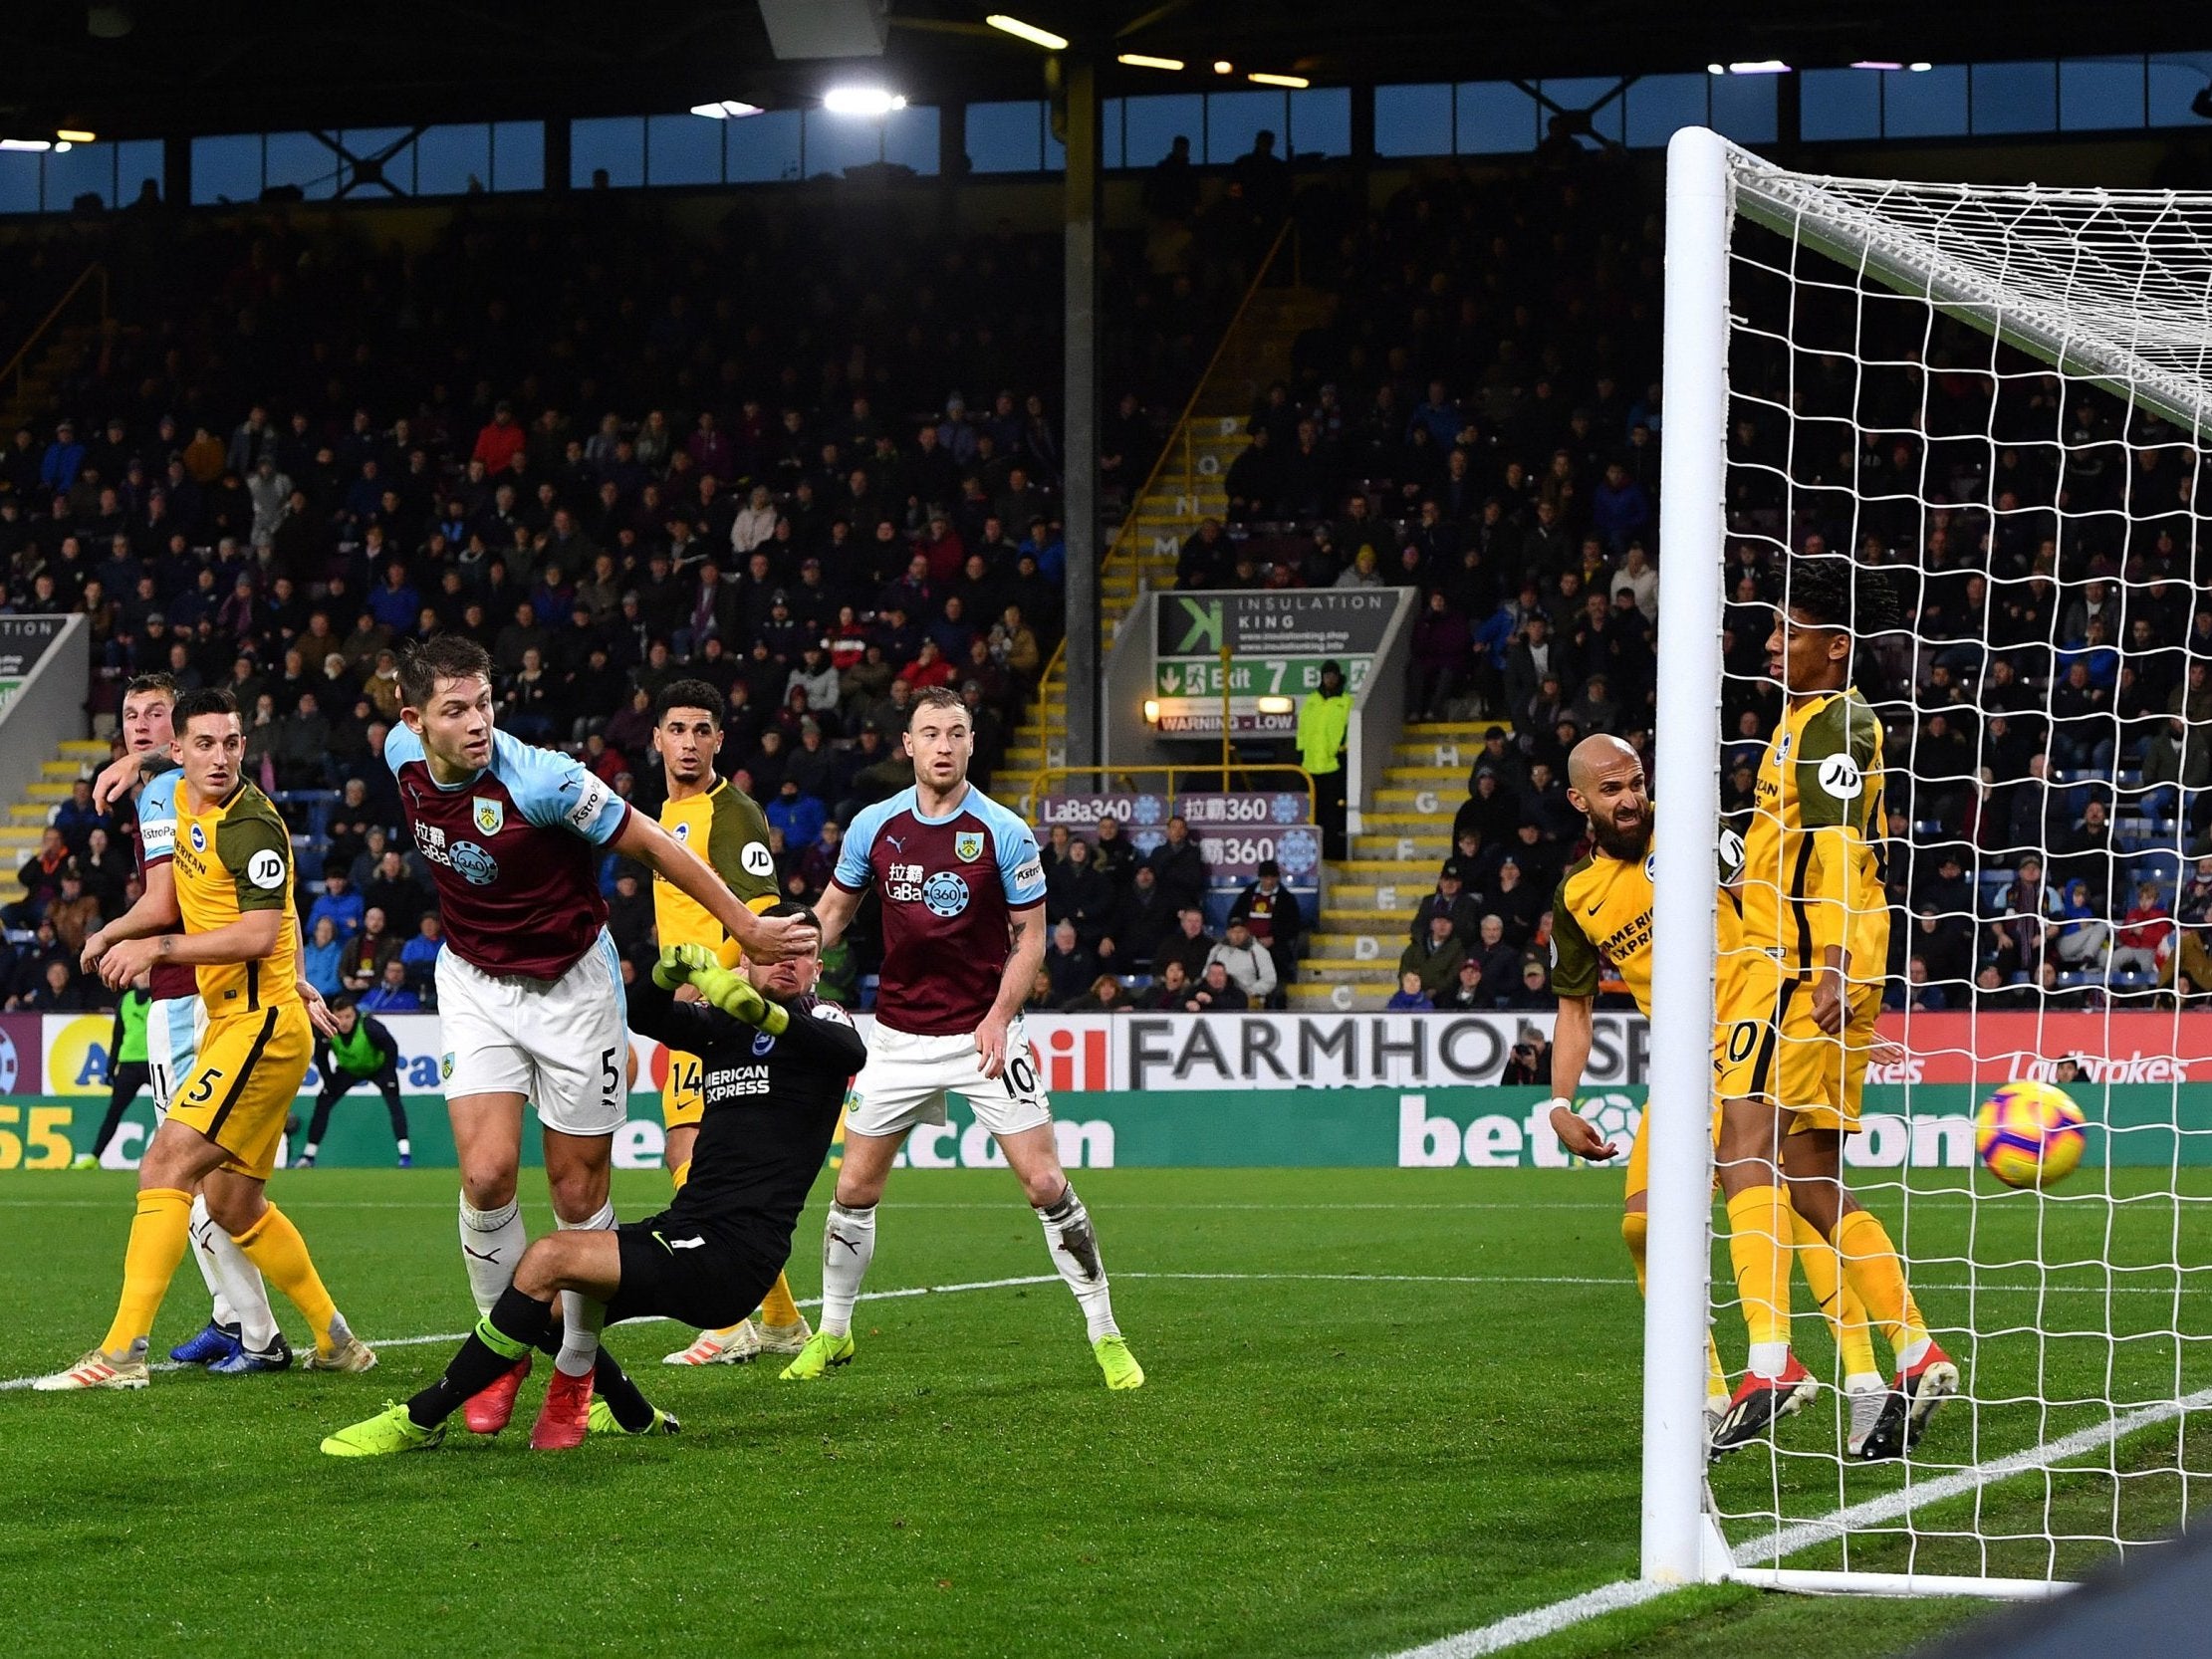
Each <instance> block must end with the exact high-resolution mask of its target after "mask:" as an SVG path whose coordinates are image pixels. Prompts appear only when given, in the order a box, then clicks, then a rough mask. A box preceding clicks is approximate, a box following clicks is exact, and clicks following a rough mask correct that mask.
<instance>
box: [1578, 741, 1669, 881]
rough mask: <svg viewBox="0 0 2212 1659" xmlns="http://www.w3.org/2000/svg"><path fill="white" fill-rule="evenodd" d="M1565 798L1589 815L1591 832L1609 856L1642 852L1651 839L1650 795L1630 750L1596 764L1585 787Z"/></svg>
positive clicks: (1641, 767) (1638, 763) (1630, 856)
mask: <svg viewBox="0 0 2212 1659" xmlns="http://www.w3.org/2000/svg"><path fill="white" fill-rule="evenodd" d="M1567 798H1568V800H1569V802H1571V803H1572V804H1573V805H1574V806H1576V807H1578V808H1580V809H1581V810H1582V811H1583V812H1584V813H1586V814H1587V815H1589V818H1590V830H1591V834H1592V836H1593V837H1594V838H1595V839H1596V840H1597V842H1598V845H1599V846H1600V847H1602V848H1604V850H1605V852H1606V853H1607V854H1608V855H1609V856H1611V857H1614V858H1634V857H1637V856H1639V855H1640V854H1641V853H1642V851H1643V849H1644V846H1645V843H1646V842H1648V841H1649V840H1650V838H1651V797H1650V793H1649V791H1648V790H1647V789H1646V788H1645V787H1644V782H1643V763H1642V762H1641V761H1639V760H1637V759H1636V757H1635V756H1634V754H1633V753H1623V754H1621V755H1620V756H1619V757H1618V758H1617V759H1615V760H1611V761H1608V762H1605V763H1603V764H1601V765H1599V766H1598V769H1597V770H1596V772H1595V774H1594V775H1593V776H1592V777H1591V778H1590V780H1589V782H1588V784H1587V786H1586V787H1585V788H1583V789H1571V790H1569V791H1568V792H1567Z"/></svg>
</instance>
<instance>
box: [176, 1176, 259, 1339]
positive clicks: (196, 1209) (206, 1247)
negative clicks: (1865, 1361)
mask: <svg viewBox="0 0 2212 1659" xmlns="http://www.w3.org/2000/svg"><path fill="white" fill-rule="evenodd" d="M191 1229H192V1260H193V1261H195V1262H197V1263H198V1264H199V1268H200V1276H201V1277H202V1278H203V1279H205V1280H206V1281H207V1289H208V1294H209V1295H210V1296H211V1297H212V1298H213V1300H214V1303H215V1311H214V1318H215V1322H216V1323H217V1324H224V1325H227V1324H234V1325H236V1326H237V1327H238V1340H239V1341H240V1342H242V1343H244V1344H245V1345H246V1346H247V1347H249V1348H251V1349H252V1350H253V1351H254V1352H256V1353H266V1352H267V1351H268V1350H269V1348H270V1346H271V1345H272V1344H273V1343H274V1342H275V1341H276V1339H277V1315H276V1313H275V1312H274V1311H273V1310H272V1309H271V1308H270V1306H269V1288H268V1287H267V1286H266V1285H264V1284H263V1283H262V1282H261V1270H260V1269H259V1268H257V1267H255V1266H254V1265H253V1264H252V1263H251V1262H249V1261H247V1260H246V1254H245V1252H244V1251H242V1250H240V1249H239V1248H238V1246H237V1245H236V1244H235V1243H234V1242H233V1241H232V1239H231V1236H230V1235H229V1234H228V1233H226V1232H224V1231H223V1230H222V1229H221V1228H220V1227H217V1226H216V1225H215V1221H214V1218H213V1217H211V1216H210V1215H209V1214H208V1213H207V1196H206V1194H204V1193H194V1194H193V1195H192V1220H191Z"/></svg>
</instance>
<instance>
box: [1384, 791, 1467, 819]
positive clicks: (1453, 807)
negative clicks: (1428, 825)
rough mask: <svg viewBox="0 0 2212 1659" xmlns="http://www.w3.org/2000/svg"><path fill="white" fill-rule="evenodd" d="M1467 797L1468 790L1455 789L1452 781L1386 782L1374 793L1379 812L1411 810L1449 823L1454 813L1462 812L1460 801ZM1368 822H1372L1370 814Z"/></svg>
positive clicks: (1426, 817)
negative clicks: (1411, 783)
mask: <svg viewBox="0 0 2212 1659" xmlns="http://www.w3.org/2000/svg"><path fill="white" fill-rule="evenodd" d="M1466 799H1467V793H1466V791H1465V790H1455V789H1454V788H1453V787H1452V785H1450V784H1445V785H1441V786H1439V785H1436V784H1419V785H1413V786H1406V787H1398V786H1392V785H1388V784H1385V785H1384V786H1383V787H1382V788H1380V789H1378V790H1376V791H1375V792H1374V806H1375V811H1376V812H1382V813H1412V814H1415V815H1417V816H1419V817H1420V818H1422V819H1423V820H1426V821H1430V822H1433V823H1437V824H1449V823H1450V822H1451V815H1452V814H1454V813H1456V812H1458V811H1459V804H1460V803H1461V802H1462V801H1464V800H1466ZM1368 822H1369V823H1372V822H1373V819H1372V817H1371V816H1370V818H1369V819H1368Z"/></svg>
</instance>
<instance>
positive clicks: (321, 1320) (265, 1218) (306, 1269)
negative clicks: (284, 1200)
mask: <svg viewBox="0 0 2212 1659" xmlns="http://www.w3.org/2000/svg"><path fill="white" fill-rule="evenodd" d="M231 1242H232V1243H234V1244H235V1245H237V1246H238V1248H239V1250H240V1252H242V1253H243V1254H244V1256H245V1258H246V1260H247V1261H249V1262H251V1263H252V1264H253V1265H254V1266H255V1267H257V1268H259V1269H260V1270H261V1277H262V1278H264V1279H266V1280H268V1281H269V1283H270V1284H272V1285H274V1286H275V1287H276V1288H277V1289H278V1290H280V1291H282V1292H283V1293H284V1294H285V1295H286V1296H287V1297H288V1298H290V1299H291V1302H292V1305H293V1306H295V1307H297V1308H298V1309H299V1310H300V1311H301V1312H302V1313H304V1314H305V1315H306V1316H307V1322H308V1324H309V1326H310V1327H311V1328H312V1329H313V1330H314V1332H315V1345H316V1346H317V1347H318V1348H320V1349H321V1350H322V1351H323V1352H325V1353H328V1352H330V1351H331V1320H332V1319H334V1318H336V1317H337V1316H338V1304H337V1303H334V1302H332V1301H331V1294H330V1292H328V1291H326V1290H324V1289H323V1277H322V1275H320V1274H318V1273H317V1272H316V1271H315V1263H314V1262H313V1261H312V1260H311V1259H310V1258H309V1256H308V1253H307V1240H305V1239H303V1238H301V1237H300V1230H299V1229H298V1228H297V1227H295V1226H293V1225H292V1219H291V1217H289V1216H287V1215H286V1214H285V1213H284V1212H283V1211H282V1210H280V1209H278V1208H277V1207H276V1206H275V1205H274V1204H272V1205H270V1206H269V1207H268V1209H266V1210H264V1211H263V1212H262V1214H261V1219H260V1220H259V1221H257V1222H255V1223H254V1224H253V1225H252V1226H251V1227H249V1228H247V1229H246V1230H245V1232H243V1233H236V1234H233V1235H232V1236H231Z"/></svg>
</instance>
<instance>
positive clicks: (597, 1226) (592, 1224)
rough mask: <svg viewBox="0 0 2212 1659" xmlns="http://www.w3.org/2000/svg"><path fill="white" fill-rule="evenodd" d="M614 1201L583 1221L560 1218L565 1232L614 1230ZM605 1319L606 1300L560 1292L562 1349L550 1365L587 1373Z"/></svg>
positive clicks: (571, 1372) (565, 1373) (596, 1358)
mask: <svg viewBox="0 0 2212 1659" xmlns="http://www.w3.org/2000/svg"><path fill="white" fill-rule="evenodd" d="M560 1227H561V1230H562V1231H563V1232H564V1233H607V1232H611V1231H613V1230H614V1200H613V1199H612V1198H611V1199H609V1200H608V1201H607V1202H606V1203H604V1204H602V1205H601V1206H600V1207H599V1209H598V1211H597V1212H595V1213H594V1214H593V1215H592V1216H591V1217H589V1218H588V1219H586V1220H584V1221H563V1222H561V1223H560ZM606 1323H607V1303H604V1302H597V1301H594V1300H593V1299H592V1298H590V1297H587V1296H584V1295H583V1294H581V1293H580V1292H576V1291H563V1292H562V1293H561V1351H560V1352H559V1353H557V1354H555V1355H554V1356H553V1368H554V1369H555V1370H556V1371H559V1372H560V1373H561V1374H562V1375H563V1376H565V1377H588V1376H590V1375H591V1374H592V1369H593V1367H594V1366H596V1365H597V1364H598V1363H599V1357H600V1328H601V1327H602V1326H603V1325H605V1324H606Z"/></svg>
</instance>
